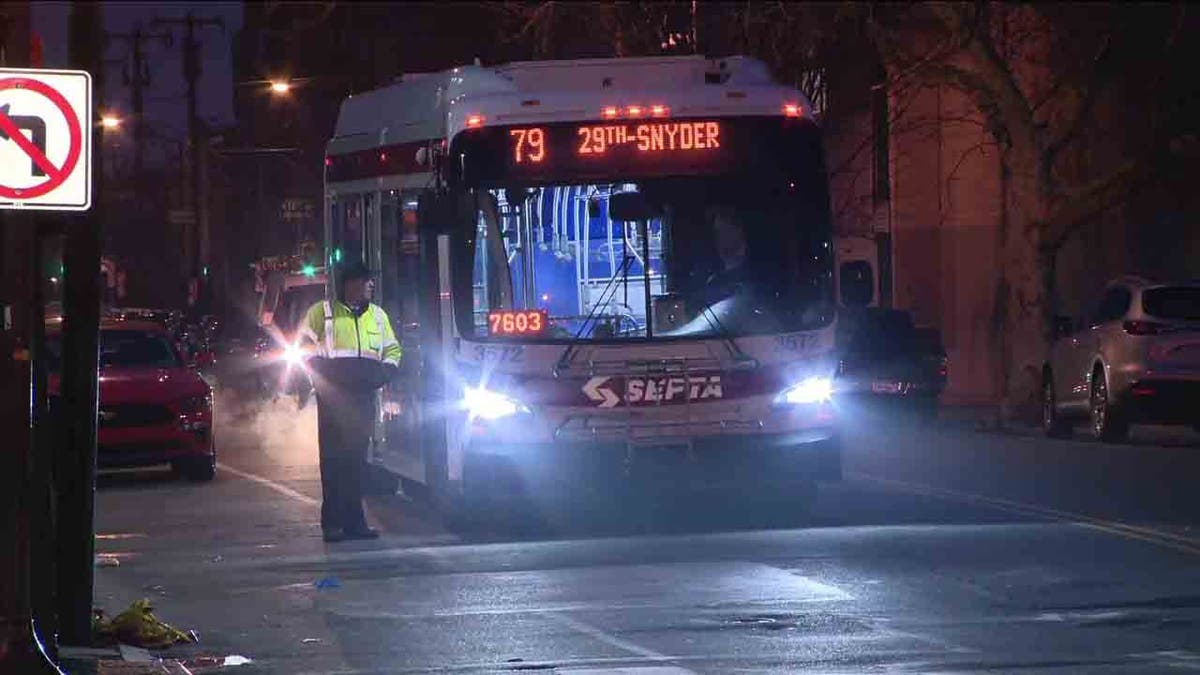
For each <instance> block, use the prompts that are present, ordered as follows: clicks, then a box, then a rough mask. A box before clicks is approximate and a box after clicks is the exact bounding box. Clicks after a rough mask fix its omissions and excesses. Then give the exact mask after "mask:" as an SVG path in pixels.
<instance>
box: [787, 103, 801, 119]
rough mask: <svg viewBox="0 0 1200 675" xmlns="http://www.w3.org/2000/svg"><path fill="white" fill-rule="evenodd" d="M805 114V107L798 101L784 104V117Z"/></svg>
mask: <svg viewBox="0 0 1200 675" xmlns="http://www.w3.org/2000/svg"><path fill="white" fill-rule="evenodd" d="M803 114H804V109H803V108H801V107H800V106H799V104H796V103H785V104H783V115H784V117H800V116H802V115H803Z"/></svg>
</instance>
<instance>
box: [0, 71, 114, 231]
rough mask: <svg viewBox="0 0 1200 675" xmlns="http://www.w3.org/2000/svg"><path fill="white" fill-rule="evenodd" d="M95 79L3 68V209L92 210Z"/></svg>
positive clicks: (0, 186)
mask: <svg viewBox="0 0 1200 675" xmlns="http://www.w3.org/2000/svg"><path fill="white" fill-rule="evenodd" d="M91 157H92V77H91V75H90V74H88V73H86V72H84V71H79V70H41V69H12V68H0V209H45V210H55V211H84V210H87V209H88V208H89V207H90V206H91V204H92V160H91Z"/></svg>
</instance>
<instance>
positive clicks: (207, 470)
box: [171, 455, 217, 483]
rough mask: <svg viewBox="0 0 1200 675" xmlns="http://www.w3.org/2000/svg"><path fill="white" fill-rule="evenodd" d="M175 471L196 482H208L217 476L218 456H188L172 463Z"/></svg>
mask: <svg viewBox="0 0 1200 675" xmlns="http://www.w3.org/2000/svg"><path fill="white" fill-rule="evenodd" d="M171 466H172V467H173V468H174V469H175V472H176V473H178V474H180V475H181V476H183V477H184V478H186V479H188V480H190V481H193V482H196V483H202V482H208V481H210V480H212V479H213V478H216V476H217V457H216V455H209V456H207V457H186V458H183V459H177V460H175V461H174V462H172V463H171Z"/></svg>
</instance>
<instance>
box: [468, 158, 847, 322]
mask: <svg viewBox="0 0 1200 675" xmlns="http://www.w3.org/2000/svg"><path fill="white" fill-rule="evenodd" d="M630 193H633V194H636V195H638V196H639V199H638V201H639V202H641V203H644V204H645V205H646V208H647V209H648V210H647V212H646V213H645V214H642V215H643V216H644V217H640V218H638V217H636V215H637V214H634V216H630V215H629V214H621V213H618V214H615V215H614V213H613V211H614V209H613V208H611V207H610V205H611V204H612V203H613V201H614V195H628V194H630ZM476 197H477V203H478V206H477V218H476V222H475V226H474V229H473V231H472V232H469V233H468V234H467V236H466V237H465V241H464V242H463V244H464V246H463V247H462V248H461V249H460V250H462V255H463V256H464V258H463V259H462V262H463V263H467V257H469V264H470V280H471V292H470V293H469V294H464V293H459V294H456V295H457V296H462V295H467V296H468V297H470V299H471V307H470V317H471V319H470V329H469V330H466V331H463V332H464V333H473V336H474V337H476V338H489V337H491V338H521V339H539V338H540V339H551V340H563V339H566V340H571V339H587V340H603V339H610V340H611V339H617V340H619V339H630V338H642V339H645V338H652V339H658V338H684V337H714V336H716V337H731V336H738V335H752V334H763V333H777V332H786V331H796V330H808V329H814V328H819V327H821V326H824V325H826V324H828V323H829V321H830V319H831V318H832V314H831V306H830V305H831V293H830V288H829V287H830V256H831V251H830V243H829V226H828V219H827V217H826V213H825V211H824V210H823V209H822V208H821V206H822V204H821V203H820V202H819V201H818V202H816V203H814V201H813V200H812V199H811V198H810V196H809V195H807V194H806V193H805V192H803V191H800V190H797V189H796V188H795V187H794V186H787V185H784V186H778V187H776V186H770V185H766V186H764V185H762V184H761V183H760V182H759V181H756V180H753V179H751V178H750V177H745V176H743V177H739V176H736V175H719V176H685V177H669V178H657V179H648V180H641V181H638V182H622V183H611V182H605V183H564V184H551V185H539V186H528V187H518V188H512V187H509V188H492V189H486V190H479V191H477V193H476ZM620 199H621V197H617V198H616V200H617V201H619V200H620ZM631 217H633V218H634V219H632V220H623V219H622V218H631ZM647 289H648V292H647ZM464 290H465V289H464ZM647 299H648V302H647ZM463 314H465V312H462V311H461V309H460V317H461V316H463ZM461 323H464V321H462V320H461V319H460V324H461Z"/></svg>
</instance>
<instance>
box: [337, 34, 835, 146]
mask: <svg viewBox="0 0 1200 675" xmlns="http://www.w3.org/2000/svg"><path fill="white" fill-rule="evenodd" d="M633 105H636V106H641V107H648V106H664V107H665V109H667V110H669V111H670V113H669V114H670V116H673V117H687V116H734V115H778V114H782V109H783V106H785V105H787V106H795V110H797V111H798V112H799V114H801V115H803V116H811V115H812V105H811V103H810V102H809V101H808V100H807V99H806V98H805V97H804V96H803V95H802V94H801V93H800V92H799V91H797V90H795V89H792V88H790V87H784V86H781V85H780V84H779V83H777V82H775V81H774V80H773V79H772V78H771V76H770V73H769V72H768V70H767V67H766V66H765V65H764V64H763V63H762V62H761V61H757V60H755V59H752V58H749V57H745V56H733V57H728V58H723V59H708V58H705V57H703V56H672V57H649V58H620V59H582V60H573V61H522V62H514V63H508V64H504V65H500V66H494V67H483V66H477V65H476V66H462V67H459V68H454V69H451V70H447V71H442V72H439V73H426V74H419V75H415V76H414V75H407V76H405V77H403V78H401V79H400V80H399V81H397V82H395V83H393V84H391V85H388V86H386V87H382V88H380V89H375V90H373V91H369V92H365V93H362V94H356V95H353V96H351V97H349V98H347V99H346V100H345V101H343V102H342V106H341V109H340V111H339V113H338V120H337V126H336V127H335V130H334V137H333V139H332V140H331V141H330V142H329V145H328V149H327V151H328V154H330V155H341V154H348V153H353V152H358V151H363V150H368V149H372V148H377V147H383V146H394V145H398V144H407V143H420V142H429V141H440V140H449V139H451V138H453V137H454V135H455V134H457V133H458V132H459V131H462V130H463V129H464V128H466V125H467V119H468V118H476V119H473V120H472V123H473V124H479V125H481V126H489V125H508V124H522V123H530V122H556V121H574V120H588V119H600V118H601V111H602V110H603V109H605V108H616V109H618V110H620V111H626V110H627V109H628V106H633Z"/></svg>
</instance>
